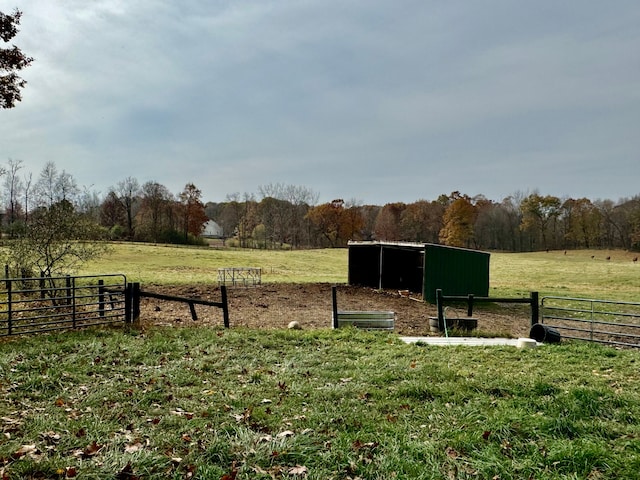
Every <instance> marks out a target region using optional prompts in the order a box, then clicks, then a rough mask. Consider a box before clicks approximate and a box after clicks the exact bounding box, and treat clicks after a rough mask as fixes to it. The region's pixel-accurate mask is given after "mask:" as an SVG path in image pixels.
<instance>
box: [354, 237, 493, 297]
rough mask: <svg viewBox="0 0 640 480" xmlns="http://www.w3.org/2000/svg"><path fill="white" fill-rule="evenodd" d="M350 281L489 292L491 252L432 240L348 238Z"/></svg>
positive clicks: (424, 290) (427, 292)
mask: <svg viewBox="0 0 640 480" xmlns="http://www.w3.org/2000/svg"><path fill="white" fill-rule="evenodd" d="M349 285H362V286H367V287H372V288H379V289H398V290H409V291H410V292H414V293H421V294H422V298H423V299H424V300H426V301H429V302H435V298H436V290H437V289H441V290H442V292H443V294H444V295H468V294H473V295H476V296H478V297H487V296H489V253H487V252H481V251H478V250H469V249H465V248H455V247H447V246H444V245H436V244H430V243H396V242H349Z"/></svg>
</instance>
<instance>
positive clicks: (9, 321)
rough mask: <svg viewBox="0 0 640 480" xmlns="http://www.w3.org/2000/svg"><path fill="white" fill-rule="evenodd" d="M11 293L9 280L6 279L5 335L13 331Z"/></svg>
mask: <svg viewBox="0 0 640 480" xmlns="http://www.w3.org/2000/svg"><path fill="white" fill-rule="evenodd" d="M12 300H13V299H12V295H11V281H9V280H7V335H9V336H11V334H12V333H13V305H12Z"/></svg>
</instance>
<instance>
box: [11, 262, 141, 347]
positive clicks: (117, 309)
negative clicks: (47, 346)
mask: <svg viewBox="0 0 640 480" xmlns="http://www.w3.org/2000/svg"><path fill="white" fill-rule="evenodd" d="M126 282H127V281H126V277H125V276H124V275H100V276H73V277H72V276H65V277H34V278H7V279H4V280H2V281H0V337H3V336H9V335H19V334H28V333H39V332H47V331H52V330H67V329H70V328H79V327H89V326H95V325H105V324H111V323H120V324H121V323H123V322H125V321H127V318H128V315H127V312H128V308H127V303H128V302H127V301H126V296H125V293H126V292H125V290H126V288H125V287H126ZM2 286H4V289H2ZM129 316H130V315H129Z"/></svg>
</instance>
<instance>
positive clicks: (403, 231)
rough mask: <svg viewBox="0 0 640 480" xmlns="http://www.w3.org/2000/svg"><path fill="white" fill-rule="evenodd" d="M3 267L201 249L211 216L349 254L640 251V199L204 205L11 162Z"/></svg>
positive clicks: (277, 195)
mask: <svg viewBox="0 0 640 480" xmlns="http://www.w3.org/2000/svg"><path fill="white" fill-rule="evenodd" d="M0 185H1V186H2V187H3V189H2V197H3V201H4V209H2V210H1V211H0V225H1V226H2V233H3V239H4V244H5V246H6V247H8V248H5V249H3V252H4V255H5V256H6V257H7V258H6V259H5V263H7V264H10V265H11V266H12V268H14V269H16V270H18V271H25V272H44V273H45V274H47V275H51V274H54V273H59V272H61V271H68V270H69V269H72V268H73V267H74V265H76V264H77V263H79V262H82V261H86V260H87V259H89V258H92V256H95V255H98V254H99V253H100V248H102V247H101V243H100V242H95V240H100V239H103V240H122V241H140V242H153V243H189V244H202V245H205V244H206V243H207V242H206V240H205V239H204V238H203V236H202V234H203V230H204V227H205V225H206V224H207V222H208V221H209V220H213V221H214V222H215V223H216V224H217V226H218V227H219V231H218V233H219V237H220V238H221V239H222V242H224V244H226V245H228V246H237V247H248V248H265V249H282V248H318V247H344V246H345V245H347V243H348V241H350V240H380V241H398V242H423V243H440V244H444V245H450V246H456V247H465V248H475V249H483V250H502V251H513V252H522V251H534V250H545V249H547V250H548V249H575V248H622V249H626V250H640V196H636V197H633V198H629V199H622V200H619V201H617V202H613V201H611V200H598V201H591V200H589V199H587V198H579V199H573V198H564V199H561V198H559V197H555V196H552V195H541V194H539V193H538V192H534V193H530V194H526V195H525V194H514V195H512V196H509V197H507V198H505V199H503V200H502V201H499V202H496V201H493V200H489V199H487V198H485V197H484V196H475V197H469V196H468V195H465V194H462V193H460V192H452V193H450V194H441V195H440V196H438V197H437V198H436V199H435V200H418V201H416V202H413V203H400V202H396V203H387V204H385V205H382V206H379V205H362V204H361V203H359V202H358V201H356V200H349V201H345V200H343V199H335V200H333V201H331V202H326V203H322V204H320V203H318V198H319V194H318V193H316V192H314V191H313V190H311V189H310V188H307V187H304V186H296V185H286V184H281V183H277V184H269V185H263V186H260V187H259V188H258V193H257V194H250V193H244V194H239V193H234V194H229V195H227V197H226V199H225V201H223V202H217V203H214V202H208V203H206V204H204V203H203V199H202V191H201V190H200V189H199V188H198V187H197V186H196V185H195V184H193V183H187V184H185V187H184V189H183V190H182V191H180V192H178V193H177V194H174V193H172V192H171V191H170V190H169V189H168V188H167V187H166V186H164V185H162V184H161V183H159V182H156V181H148V182H145V183H140V182H139V181H138V180H137V179H135V178H133V177H127V178H124V179H123V180H121V181H119V182H118V183H116V184H115V185H113V186H112V187H110V188H109V189H108V191H107V193H106V194H103V195H101V194H99V193H97V192H95V191H92V190H90V189H88V188H86V187H80V186H79V185H78V183H77V182H76V180H75V179H74V177H73V175H72V174H70V173H68V172H66V171H65V170H62V171H61V170H59V169H58V168H57V166H56V164H55V163H54V162H48V163H46V164H45V165H44V167H43V168H42V170H41V171H40V172H39V173H38V174H37V175H35V176H34V175H33V174H32V173H30V172H24V169H23V163H22V162H21V161H19V160H12V159H9V161H8V162H7V164H6V165H5V166H3V167H0Z"/></svg>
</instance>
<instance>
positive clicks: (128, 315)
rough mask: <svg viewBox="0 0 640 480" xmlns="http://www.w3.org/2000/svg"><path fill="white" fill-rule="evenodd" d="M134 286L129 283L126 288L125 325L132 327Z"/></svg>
mask: <svg viewBox="0 0 640 480" xmlns="http://www.w3.org/2000/svg"><path fill="white" fill-rule="evenodd" d="M132 292H133V285H132V284H131V283H127V284H126V285H125V286H124V323H126V324H127V325H131V303H132V302H131V299H132Z"/></svg>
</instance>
